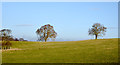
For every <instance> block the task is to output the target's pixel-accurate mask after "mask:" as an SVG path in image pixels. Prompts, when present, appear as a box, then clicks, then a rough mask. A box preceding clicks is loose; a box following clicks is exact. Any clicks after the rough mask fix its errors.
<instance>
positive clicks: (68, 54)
mask: <svg viewBox="0 0 120 65" xmlns="http://www.w3.org/2000/svg"><path fill="white" fill-rule="evenodd" d="M11 42H12V50H3V51H2V63H117V62H118V39H98V40H83V41H65V42H27V41H11Z"/></svg>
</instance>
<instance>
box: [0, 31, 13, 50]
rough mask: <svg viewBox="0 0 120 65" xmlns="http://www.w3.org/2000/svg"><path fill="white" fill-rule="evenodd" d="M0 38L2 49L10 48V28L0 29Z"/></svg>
mask: <svg viewBox="0 0 120 65" xmlns="http://www.w3.org/2000/svg"><path fill="white" fill-rule="evenodd" d="M0 38H1V39H2V47H3V49H10V46H11V45H12V44H11V43H10V40H11V39H13V38H12V36H11V30H9V29H2V30H0Z"/></svg>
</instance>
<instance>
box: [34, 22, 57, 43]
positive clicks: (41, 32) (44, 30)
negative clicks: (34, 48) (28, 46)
mask: <svg viewBox="0 0 120 65" xmlns="http://www.w3.org/2000/svg"><path fill="white" fill-rule="evenodd" d="M36 34H37V35H38V40H39V41H45V42H46V41H47V39H48V38H52V39H55V38H56V36H57V33H56V32H55V30H54V28H53V26H51V25H50V24H46V25H44V26H42V27H41V28H39V29H37V31H36Z"/></svg>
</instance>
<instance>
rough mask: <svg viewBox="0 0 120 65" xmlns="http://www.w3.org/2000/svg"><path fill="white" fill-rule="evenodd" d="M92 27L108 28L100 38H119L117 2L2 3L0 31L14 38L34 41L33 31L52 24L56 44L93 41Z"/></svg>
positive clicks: (35, 36)
mask: <svg viewBox="0 0 120 65" xmlns="http://www.w3.org/2000/svg"><path fill="white" fill-rule="evenodd" d="M94 23H100V24H102V25H104V26H105V27H107V32H106V35H105V36H103V37H99V38H100V39H101V38H117V37H118V3H117V2H3V3H2V28H5V29H11V30H12V35H13V36H14V38H24V39H26V40H29V41H36V40H37V35H36V33H35V32H36V30H37V29H38V28H40V27H41V26H43V25H45V24H51V25H52V26H53V27H54V30H55V31H56V32H57V34H58V35H57V37H56V41H78V40H87V39H94V36H90V35H88V30H89V28H91V27H92V25H93V24H94Z"/></svg>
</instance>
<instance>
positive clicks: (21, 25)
mask: <svg viewBox="0 0 120 65" xmlns="http://www.w3.org/2000/svg"><path fill="white" fill-rule="evenodd" d="M14 26H17V27H29V26H34V25H32V24H18V25H14Z"/></svg>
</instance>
